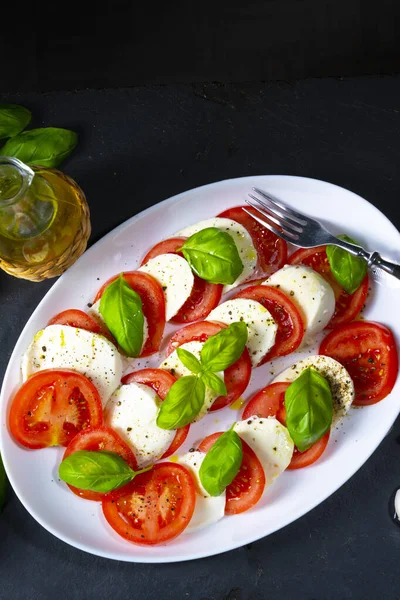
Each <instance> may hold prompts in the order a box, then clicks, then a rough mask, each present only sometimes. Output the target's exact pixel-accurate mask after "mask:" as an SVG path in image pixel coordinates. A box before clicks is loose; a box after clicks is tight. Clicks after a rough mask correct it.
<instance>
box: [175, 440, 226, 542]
mask: <svg viewBox="0 0 400 600" xmlns="http://www.w3.org/2000/svg"><path fill="white" fill-rule="evenodd" d="M204 457H205V453H204V452H199V451H198V450H195V451H194V452H188V453H187V454H184V455H183V456H180V457H179V458H178V463H180V464H181V465H184V466H185V467H187V468H188V469H189V471H190V472H191V474H192V476H193V479H194V482H195V486H196V492H197V494H196V505H195V508H194V513H193V516H192V518H191V519H190V522H189V525H188V526H187V527H186V529H185V530H184V532H183V533H192V532H193V531H196V530H198V529H201V528H203V527H206V526H207V525H212V523H216V522H217V521H219V520H220V519H222V517H223V516H224V514H225V501H226V494H225V492H223V493H222V494H221V495H220V496H210V494H209V493H208V492H207V491H206V490H205V489H204V488H203V486H202V484H201V481H200V477H199V470H200V465H201V463H202V462H203V460H204Z"/></svg>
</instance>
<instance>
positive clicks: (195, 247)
mask: <svg viewBox="0 0 400 600" xmlns="http://www.w3.org/2000/svg"><path fill="white" fill-rule="evenodd" d="M180 252H182V253H183V256H184V257H185V258H186V260H187V261H188V263H189V265H190V267H191V269H192V271H194V273H196V275H198V276H199V277H201V279H205V280H206V281H209V282H210V283H223V284H225V285H226V284H231V283H234V282H235V281H236V279H237V278H238V277H239V275H240V273H241V272H242V271H243V263H242V261H241V259H240V256H239V252H238V249H237V247H236V244H235V242H234V241H233V238H232V236H231V235H229V233H226V231H221V230H220V229H217V228H216V227H207V228H206V229H202V230H201V231H198V232H197V233H195V234H193V235H191V236H190V237H189V238H188V239H187V240H186V241H185V243H184V244H183V246H182V248H180Z"/></svg>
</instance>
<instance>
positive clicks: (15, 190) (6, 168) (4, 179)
mask: <svg viewBox="0 0 400 600" xmlns="http://www.w3.org/2000/svg"><path fill="white" fill-rule="evenodd" d="M34 176H35V173H34V171H33V170H32V169H31V168H30V167H28V166H27V165H25V164H24V163H23V162H21V161H20V160H18V158H12V157H8V156H0V208H4V207H6V206H11V205H12V204H15V203H16V202H18V201H19V200H20V199H21V198H23V196H24V195H25V194H26V192H27V191H28V189H29V187H30V185H31V183H32V180H33V178H34Z"/></svg>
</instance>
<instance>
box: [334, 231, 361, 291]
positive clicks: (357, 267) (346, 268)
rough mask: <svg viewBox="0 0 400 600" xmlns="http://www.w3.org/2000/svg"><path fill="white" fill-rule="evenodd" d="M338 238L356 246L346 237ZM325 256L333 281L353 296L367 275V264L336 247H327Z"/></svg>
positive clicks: (340, 236)
mask: <svg viewBox="0 0 400 600" xmlns="http://www.w3.org/2000/svg"><path fill="white" fill-rule="evenodd" d="M338 237H339V238H340V239H341V240H344V241H345V242H349V243H350V244H355V245H357V242H355V241H354V240H353V239H352V238H351V237H349V236H348V235H339V236H338ZM326 255H327V257H328V261H329V265H330V267H331V271H332V273H333V275H334V277H335V279H336V280H337V281H338V282H339V283H340V285H341V286H342V287H343V288H344V289H345V290H346V292H347V293H348V294H354V292H355V291H356V290H357V289H358V288H359V286H360V284H361V282H362V280H363V279H364V277H365V275H366V274H367V271H368V265H367V262H366V261H365V260H364V259H363V258H359V257H358V256H353V255H352V254H350V252H347V250H343V249H342V248H339V247H338V246H327V247H326Z"/></svg>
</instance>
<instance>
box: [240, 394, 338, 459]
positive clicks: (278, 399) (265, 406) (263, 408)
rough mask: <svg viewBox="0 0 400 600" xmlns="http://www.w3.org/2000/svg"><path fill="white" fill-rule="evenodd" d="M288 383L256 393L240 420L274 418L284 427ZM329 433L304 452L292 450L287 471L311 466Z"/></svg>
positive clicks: (325, 444) (319, 454) (320, 452)
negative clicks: (255, 417)
mask: <svg viewBox="0 0 400 600" xmlns="http://www.w3.org/2000/svg"><path fill="white" fill-rule="evenodd" d="M289 385H290V383H286V382H282V383H271V384H270V385H267V386H266V387H265V388H263V389H262V390H260V391H259V392H257V394H255V395H254V396H253V397H252V398H251V400H249V402H248V403H247V405H246V407H245V409H244V411H243V415H242V419H243V420H246V419H250V417H252V416H253V415H257V416H258V417H262V418H264V419H265V418H267V417H276V418H277V419H278V421H279V422H280V423H282V425H286V410H285V405H284V400H285V392H286V390H287V388H288V387H289ZM329 435H330V432H329V431H327V433H325V435H324V436H322V438H320V439H319V440H318V442H315V444H313V445H312V446H311V448H309V449H308V450H306V451H305V452H299V451H298V449H297V448H296V446H295V448H294V452H293V456H292V460H291V461H290V465H289V466H288V467H287V468H288V469H289V470H293V469H302V468H304V467H308V466H309V465H312V463H314V462H315V461H316V460H318V458H319V457H320V456H321V455H322V454H323V453H324V450H325V448H326V446H327V444H328V441H329Z"/></svg>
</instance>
